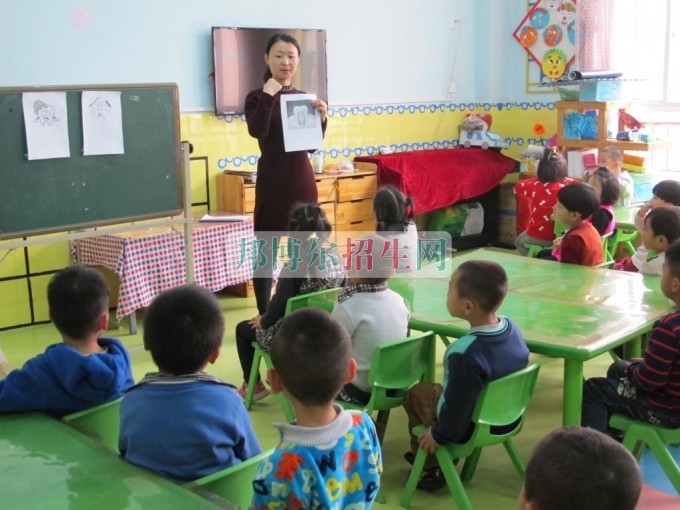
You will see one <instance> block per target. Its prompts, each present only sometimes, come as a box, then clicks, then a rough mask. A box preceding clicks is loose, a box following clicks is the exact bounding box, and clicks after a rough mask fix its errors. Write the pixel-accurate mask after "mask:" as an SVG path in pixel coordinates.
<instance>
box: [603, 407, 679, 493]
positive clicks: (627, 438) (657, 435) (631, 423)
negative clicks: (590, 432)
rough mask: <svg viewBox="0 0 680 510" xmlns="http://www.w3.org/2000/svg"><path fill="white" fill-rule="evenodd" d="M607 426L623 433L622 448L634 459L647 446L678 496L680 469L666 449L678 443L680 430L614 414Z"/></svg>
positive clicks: (638, 456) (637, 457)
mask: <svg viewBox="0 0 680 510" xmlns="http://www.w3.org/2000/svg"><path fill="white" fill-rule="evenodd" d="M609 425H610V426H611V427H612V428H615V429H619V430H622V431H623V432H624V436H623V446H625V447H626V449H627V450H628V451H629V452H631V453H632V454H633V456H634V457H635V458H636V459H638V460H639V459H640V456H641V455H642V452H643V451H644V447H645V445H648V446H649V449H650V450H651V451H652V453H653V454H654V456H655V457H656V460H657V461H658V462H659V465H660V466H661V469H663V471H664V473H666V476H667V477H668V479H669V480H670V481H671V483H672V484H673V487H675V490H676V492H677V493H678V494H680V467H678V464H677V463H676V462H675V459H674V458H673V456H672V455H671V453H670V452H669V451H668V448H667V445H669V444H678V443H680V428H677V429H667V428H665V427H659V426H657V425H652V424H651V423H647V422H644V421H640V420H636V419H633V418H630V417H628V416H624V415H622V414H614V415H613V416H612V417H611V418H610V419H609Z"/></svg>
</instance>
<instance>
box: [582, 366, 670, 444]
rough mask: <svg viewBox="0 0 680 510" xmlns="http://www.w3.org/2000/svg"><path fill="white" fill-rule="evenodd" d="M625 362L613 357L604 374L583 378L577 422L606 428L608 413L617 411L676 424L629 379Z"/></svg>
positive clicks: (596, 427)
mask: <svg viewBox="0 0 680 510" xmlns="http://www.w3.org/2000/svg"><path fill="white" fill-rule="evenodd" d="M629 364H630V362H629V361H624V360H621V361H617V362H615V363H614V364H612V365H611V366H610V367H609V370H608V371H607V377H593V378H591V379H588V380H587V381H586V382H585V384H584V386H583V407H582V417H581V424H582V425H583V426H584V427H591V428H594V429H596V430H599V431H600V432H607V428H608V423H609V417H610V416H611V415H612V414H615V413H618V414H624V415H626V416H630V417H631V418H634V419H636V420H641V421H646V422H649V423H652V424H654V425H661V426H664V427H673V428H675V427H677V426H678V425H680V423H677V420H674V419H673V418H670V417H667V416H664V415H663V414H662V413H659V411H658V410H656V409H654V408H653V407H652V406H651V405H650V404H649V403H648V402H647V399H646V397H645V395H644V394H643V393H642V392H641V391H639V390H638V389H637V388H636V387H635V386H634V385H633V384H632V383H631V382H630V380H629V379H628V376H627V370H626V369H627V368H628V365H629Z"/></svg>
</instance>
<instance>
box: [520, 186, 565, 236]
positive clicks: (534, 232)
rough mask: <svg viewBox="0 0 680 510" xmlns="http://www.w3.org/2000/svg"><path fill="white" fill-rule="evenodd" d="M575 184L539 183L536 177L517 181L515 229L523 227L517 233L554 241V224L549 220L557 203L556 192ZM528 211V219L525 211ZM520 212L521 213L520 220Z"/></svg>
mask: <svg viewBox="0 0 680 510" xmlns="http://www.w3.org/2000/svg"><path fill="white" fill-rule="evenodd" d="M572 182H575V181H574V180H573V179H568V178H567V179H565V180H564V181H562V182H541V181H539V180H538V177H534V178H532V179H526V180H522V181H519V182H518V183H517V184H515V194H516V195H517V228H518V229H519V228H520V225H521V226H522V227H524V229H523V230H519V231H518V233H520V232H524V230H526V231H527V234H529V235H530V236H531V237H533V238H536V239H542V240H544V241H552V240H553V239H555V233H554V230H555V222H553V220H551V219H550V218H551V216H552V213H553V206H554V205H555V203H556V202H557V192H558V191H559V190H560V189H562V188H564V187H565V186H566V185H567V184H571V183H572ZM527 208H528V210H529V213H528V218H527V216H526V210H527ZM520 211H521V212H522V215H521V219H520Z"/></svg>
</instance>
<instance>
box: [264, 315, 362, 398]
mask: <svg viewBox="0 0 680 510" xmlns="http://www.w3.org/2000/svg"><path fill="white" fill-rule="evenodd" d="M351 355H352V341H351V339H350V337H349V335H348V334H347V331H345V329H344V328H343V327H342V326H341V325H340V323H338V322H337V321H336V320H335V319H334V318H333V317H331V315H330V314H329V313H328V312H326V311H324V310H321V309H318V308H303V309H301V310H298V311H296V312H293V313H291V314H290V315H286V316H285V317H284V318H283V321H281V325H280V327H279V330H278V331H277V332H276V335H275V336H274V339H273V341H272V347H271V357H272V364H273V365H274V367H275V368H276V371H277V372H278V374H279V376H280V377H281V381H282V382H283V385H284V386H285V388H286V390H288V392H289V393H290V394H291V395H292V396H293V397H294V398H295V399H296V400H298V401H299V402H300V403H301V404H303V405H306V406H321V405H325V404H329V403H330V402H332V401H333V399H335V397H336V395H337V394H338V393H339V392H340V389H341V388H342V386H343V384H344V382H345V379H346V377H347V367H348V365H349V360H350V358H351Z"/></svg>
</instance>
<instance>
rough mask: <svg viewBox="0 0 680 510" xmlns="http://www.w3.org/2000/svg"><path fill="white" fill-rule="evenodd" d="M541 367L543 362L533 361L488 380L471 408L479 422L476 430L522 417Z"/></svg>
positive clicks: (507, 422) (500, 424) (510, 422)
mask: <svg viewBox="0 0 680 510" xmlns="http://www.w3.org/2000/svg"><path fill="white" fill-rule="evenodd" d="M539 368H540V365H539V364H538V363H534V364H533V365H529V366H528V367H526V368H524V369H522V370H518V371H517V372H513V373H512V374H509V375H506V376H505V377H501V378H500V379H496V380H495V381H491V382H490V383H489V384H487V385H486V387H485V388H484V389H483V390H482V392H481V393H480V394H479V397H477V403H476V405H475V408H474V411H473V412H472V421H473V422H474V423H475V424H477V425H478V426H477V427H475V432H477V431H478V430H479V429H481V430H483V429H485V428H486V429H487V430H488V429H489V427H493V426H504V425H511V424H513V423H515V422H516V421H518V420H520V419H521V418H522V417H523V416H524V411H525V410H526V408H527V406H528V405H529V402H531V397H532V395H533V394H534V388H535V387H536V380H537V379H538V371H539ZM480 425H481V427H480ZM518 425H519V424H518ZM484 426H486V427H484Z"/></svg>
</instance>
